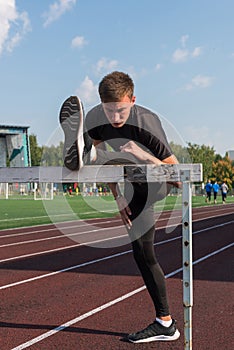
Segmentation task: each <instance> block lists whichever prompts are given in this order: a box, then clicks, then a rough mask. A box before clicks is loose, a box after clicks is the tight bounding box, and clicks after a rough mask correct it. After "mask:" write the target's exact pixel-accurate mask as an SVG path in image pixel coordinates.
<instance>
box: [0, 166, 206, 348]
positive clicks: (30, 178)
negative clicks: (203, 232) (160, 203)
mask: <svg viewBox="0 0 234 350" xmlns="http://www.w3.org/2000/svg"><path fill="white" fill-rule="evenodd" d="M202 179H203V173H202V164H162V165H151V164H150V165H149V164H147V165H142V164H139V165H138V164H137V165H129V164H127V165H124V164H122V165H87V166H84V167H83V168H81V169H80V170H79V171H70V170H68V169H67V168H65V167H25V168H0V183H1V182H4V183H13V182H18V183H27V182H38V183H43V182H53V183H63V182H93V181H95V182H102V183H108V182H109V183H111V182H112V183H113V182H119V183H121V182H125V181H129V182H171V183H173V182H181V184H182V257H183V259H182V260H183V267H182V268H183V308H184V350H192V307H193V268H192V266H193V257H192V183H193V182H202Z"/></svg>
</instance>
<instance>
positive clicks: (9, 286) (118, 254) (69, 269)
mask: <svg viewBox="0 0 234 350" xmlns="http://www.w3.org/2000/svg"><path fill="white" fill-rule="evenodd" d="M233 222H234V221H230V222H227V223H223V224H220V225H218V226H217V225H215V226H211V227H209V228H205V229H204V230H199V231H195V232H193V235H195V234H198V233H201V232H203V231H207V230H212V229H213V228H217V227H222V226H225V225H229V224H232V223H233ZM121 237H127V235H123V236H121ZM181 238H182V236H178V237H174V238H170V239H167V240H163V241H160V242H157V243H154V245H155V246H156V245H162V244H166V243H170V242H173V241H175V240H178V239H181ZM109 239H111V238H109ZM109 239H107V240H109ZM96 242H98V241H96ZM81 245H84V244H80V246H81ZM131 252H132V250H126V251H124V252H121V253H117V254H113V255H109V256H106V257H104V258H99V259H95V260H90V261H87V262H85V263H81V264H78V265H74V266H70V267H66V268H64V269H61V270H57V271H54V272H49V273H46V274H44V275H40V276H36V277H32V278H28V279H25V280H21V281H18V282H13V283H10V284H6V285H3V286H0V290H3V289H7V288H11V287H15V286H18V285H20V284H25V283H29V282H33V281H36V280H39V279H43V278H47V277H51V276H54V275H58V274H60V273H62V272H67V271H71V270H74V269H78V268H80V267H84V266H87V265H92V264H95V263H98V262H102V261H105V260H109V259H113V258H116V257H119V256H121V255H125V254H129V253H131Z"/></svg>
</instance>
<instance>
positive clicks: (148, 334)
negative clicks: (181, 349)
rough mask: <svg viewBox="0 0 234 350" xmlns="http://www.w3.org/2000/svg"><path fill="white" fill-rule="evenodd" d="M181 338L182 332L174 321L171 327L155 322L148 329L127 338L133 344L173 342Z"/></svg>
mask: <svg viewBox="0 0 234 350" xmlns="http://www.w3.org/2000/svg"><path fill="white" fill-rule="evenodd" d="M179 337H180V332H179V331H178V329H177V328H176V321H175V320H172V324H171V326H170V327H164V326H162V325H161V324H160V323H159V322H157V321H154V323H152V324H150V325H149V326H148V327H146V328H145V329H143V330H142V331H139V332H137V333H132V334H129V335H128V336H127V340H128V341H129V342H131V343H149V342H152V341H172V340H177V339H178V338H179Z"/></svg>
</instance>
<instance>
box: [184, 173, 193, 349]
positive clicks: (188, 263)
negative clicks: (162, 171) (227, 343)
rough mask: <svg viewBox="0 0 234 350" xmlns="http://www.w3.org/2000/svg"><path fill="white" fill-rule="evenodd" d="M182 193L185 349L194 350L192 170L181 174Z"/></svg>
mask: <svg viewBox="0 0 234 350" xmlns="http://www.w3.org/2000/svg"><path fill="white" fill-rule="evenodd" d="M181 180H182V181H183V187H182V188H183V192H182V205H183V206H182V240H183V241H182V249H183V251H182V254H183V305H184V349H185V350H191V349H192V306H193V270H192V268H193V266H192V260H193V259H192V183H191V181H190V170H184V171H182V172H181Z"/></svg>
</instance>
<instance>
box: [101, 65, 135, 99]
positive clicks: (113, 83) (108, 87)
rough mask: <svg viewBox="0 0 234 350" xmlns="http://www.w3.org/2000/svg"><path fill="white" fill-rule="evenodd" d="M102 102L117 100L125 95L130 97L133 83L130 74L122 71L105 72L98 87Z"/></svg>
mask: <svg viewBox="0 0 234 350" xmlns="http://www.w3.org/2000/svg"><path fill="white" fill-rule="evenodd" d="M98 92H99V95H100V98H101V101H102V102H104V103H105V102H118V101H119V100H120V99H121V98H122V97H123V96H125V95H127V96H128V97H129V98H130V99H131V98H132V96H133V93H134V83H133V81H132V79H131V78H130V76H129V75H128V74H126V73H123V72H117V71H115V72H112V73H109V74H107V75H106V76H105V77H104V78H103V79H102V80H101V82H100V84H99V89H98Z"/></svg>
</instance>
